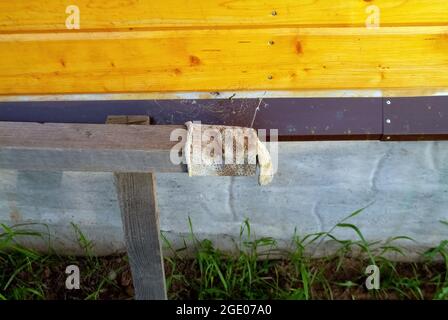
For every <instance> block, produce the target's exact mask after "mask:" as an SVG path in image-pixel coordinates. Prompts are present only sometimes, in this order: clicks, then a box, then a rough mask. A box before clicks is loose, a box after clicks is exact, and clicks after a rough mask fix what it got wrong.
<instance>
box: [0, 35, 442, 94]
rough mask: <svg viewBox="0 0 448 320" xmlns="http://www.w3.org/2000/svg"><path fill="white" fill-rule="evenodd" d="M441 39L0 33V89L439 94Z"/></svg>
mask: <svg viewBox="0 0 448 320" xmlns="http://www.w3.org/2000/svg"><path fill="white" fill-rule="evenodd" d="M447 34H448V27H407V28H405V27H403V28H381V29H379V30H368V29H365V28H314V29H291V28H278V29H232V30H188V31H186V30H178V31H154V32H150V31H141V32H116V33H108V32H102V33H85V34H53V35H52V36H51V37H50V35H47V34H44V35H43V34H38V35H26V34H25V35H0V75H1V76H0V93H1V94H9V95H12V94H15V95H20V94H51V93H61V94H63V93H120V92H134V93H138V92H151V91H162V92H174V91H220V90H299V91H300V90H329V89H332V90H339V89H340V90H348V89H374V88H379V89H391V90H392V89H409V90H412V89H413V88H415V89H418V90H421V89H422V88H443V87H446V86H448V38H447ZM49 37H50V38H49ZM270 41H273V44H270V43H269V42H270Z"/></svg>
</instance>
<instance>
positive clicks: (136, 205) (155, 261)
mask: <svg viewBox="0 0 448 320" xmlns="http://www.w3.org/2000/svg"><path fill="white" fill-rule="evenodd" d="M114 176H115V185H116V188H117V194H118V200H119V203H120V209H121V217H122V221H123V228H124V234H125V241H126V247H127V252H128V257H129V264H130V266H131V271H132V279H133V283H134V289H135V299H137V300H154V299H156V300H165V299H166V298H167V296H166V287H165V271H164V268H163V255H162V248H161V241H160V227H159V213H158V212H157V202H156V190H155V187H156V186H155V175H154V174H152V173H115V175H114Z"/></svg>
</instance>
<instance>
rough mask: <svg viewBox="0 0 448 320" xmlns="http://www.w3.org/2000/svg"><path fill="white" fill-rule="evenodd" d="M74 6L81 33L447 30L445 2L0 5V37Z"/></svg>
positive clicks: (60, 1)
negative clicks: (375, 25)
mask: <svg viewBox="0 0 448 320" xmlns="http://www.w3.org/2000/svg"><path fill="white" fill-rule="evenodd" d="M69 5H77V6H78V7H79V10H80V27H81V30H91V29H102V30H111V29H129V28H160V27H201V26H202V27H203V26H274V25H277V26H278V25H289V26H320V25H322V26H325V25H327V26H364V25H365V22H366V19H367V18H368V16H369V15H370V14H371V12H372V11H367V12H366V9H367V8H368V7H369V6H372V5H374V6H377V7H378V8H379V9H380V23H381V25H382V26H393V25H447V24H448V1H447V0H406V1H404V0H194V1H187V0H76V1H73V0H46V1H42V0H13V1H11V0H0V32H13V31H29V32H31V31H42V30H46V31H48V30H59V31H60V30H66V26H65V21H66V18H67V17H68V14H67V13H66V8H67V6H69Z"/></svg>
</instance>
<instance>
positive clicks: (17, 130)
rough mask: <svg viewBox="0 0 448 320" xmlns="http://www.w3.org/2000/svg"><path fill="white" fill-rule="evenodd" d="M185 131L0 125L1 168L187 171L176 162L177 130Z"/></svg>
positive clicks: (145, 128) (113, 126)
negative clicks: (172, 156) (172, 152)
mask: <svg viewBox="0 0 448 320" xmlns="http://www.w3.org/2000/svg"><path fill="white" fill-rule="evenodd" d="M176 128H177V129H185V127H184V126H134V125H129V126H127V125H118V124H114V125H106V124H104V125H97V124H54V123H53V124H37V123H22V122H0V168H3V169H17V170H55V171H61V170H62V171H63V170H65V171H103V172H127V171H132V172H184V171H186V168H185V166H183V165H174V164H172V162H171V161H170V150H171V148H172V147H173V146H174V145H175V144H176V143H177V142H176V141H170V133H171V131H172V130H174V129H176Z"/></svg>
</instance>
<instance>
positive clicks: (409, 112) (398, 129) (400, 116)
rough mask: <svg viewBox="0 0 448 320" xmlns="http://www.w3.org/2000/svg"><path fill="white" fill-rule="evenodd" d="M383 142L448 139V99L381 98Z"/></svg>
mask: <svg viewBox="0 0 448 320" xmlns="http://www.w3.org/2000/svg"><path fill="white" fill-rule="evenodd" d="M383 108H384V139H385V140H441V139H442V140H445V139H448V97H416V98H391V99H384V101H383Z"/></svg>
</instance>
